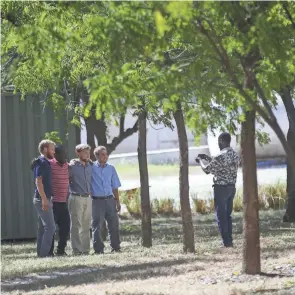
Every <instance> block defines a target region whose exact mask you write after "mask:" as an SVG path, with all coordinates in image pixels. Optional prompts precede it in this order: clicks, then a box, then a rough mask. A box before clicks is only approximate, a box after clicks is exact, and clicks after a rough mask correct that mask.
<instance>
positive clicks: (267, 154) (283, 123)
mask: <svg viewBox="0 0 295 295" xmlns="http://www.w3.org/2000/svg"><path fill="white" fill-rule="evenodd" d="M273 111H274V114H275V116H276V118H277V120H278V123H279V125H280V127H281V128H282V130H283V132H284V134H285V136H287V132H288V128H289V122H288V117H287V113H286V109H285V107H284V105H283V103H282V102H280V103H279V104H278V106H277V107H276V109H275V110H273ZM256 128H257V129H259V130H261V131H263V132H266V133H267V134H268V136H269V138H270V142H269V143H268V144H265V145H262V146H261V145H260V144H259V143H258V141H256V156H257V160H275V159H283V160H285V159H286V153H285V151H284V149H283V146H282V144H281V143H280V141H279V139H278V137H277V136H276V134H275V133H274V131H273V130H272V129H271V128H270V127H269V126H268V125H267V124H266V123H265V125H264V127H262V126H261V124H257V126H256ZM219 133H220V131H219V132H218V131H216V132H215V136H214V135H213V133H212V132H211V131H210V130H208V138H207V139H208V146H209V151H210V154H211V156H216V155H217V154H218V153H219V147H218V140H217V139H218V135H219ZM231 146H232V147H233V148H234V149H235V150H236V151H237V152H239V151H240V145H239V143H238V144H237V138H236V137H235V136H232V144H231Z"/></svg>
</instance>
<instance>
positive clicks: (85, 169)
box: [31, 140, 121, 257]
mask: <svg viewBox="0 0 295 295" xmlns="http://www.w3.org/2000/svg"><path fill="white" fill-rule="evenodd" d="M90 150H91V148H90V147H89V146H88V145H87V144H80V145H77V146H76V154H77V156H78V158H77V159H73V160H71V161H70V163H67V155H66V151H65V149H64V147H63V146H61V145H60V146H58V145H55V143H54V142H52V141H50V140H42V141H41V142H40V144H39V152H40V157H38V158H36V159H34V160H33V161H32V165H31V168H32V170H33V171H34V179H35V193H34V201H33V203H34V205H35V208H36V211H37V214H38V232H37V255H38V256H39V257H48V256H54V255H58V256H64V255H67V254H66V252H65V249H66V246H67V239H68V236H69V234H70V240H71V246H72V251H73V254H74V255H87V254H89V252H90V232H89V229H90V227H92V237H93V248H94V253H95V254H103V253H104V243H103V241H102V237H101V229H102V228H103V224H104V221H105V220H106V221H107V224H108V230H109V235H110V241H111V249H112V251H114V252H120V236H119V219H118V214H117V213H118V212H119V211H120V209H121V205H120V200H119V192H118V188H119V187H120V186H121V183H120V180H119V177H118V174H117V172H116V169H115V168H114V166H112V165H110V164H109V163H108V162H107V161H108V154H107V150H106V148H105V147H104V146H98V147H97V148H96V149H95V150H94V155H95V158H96V161H95V162H92V161H91V160H90ZM91 223H92V224H91ZM56 225H57V226H58V228H59V240H58V247H57V250H56V252H55V254H54V240H55V239H54V235H55V231H56Z"/></svg>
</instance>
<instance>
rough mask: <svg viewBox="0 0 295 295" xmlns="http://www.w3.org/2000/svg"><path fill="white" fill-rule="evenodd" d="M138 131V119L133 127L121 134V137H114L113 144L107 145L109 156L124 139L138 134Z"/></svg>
mask: <svg viewBox="0 0 295 295" xmlns="http://www.w3.org/2000/svg"><path fill="white" fill-rule="evenodd" d="M137 131H138V119H137V120H136V122H135V123H134V125H133V127H131V128H127V129H126V130H125V131H123V132H122V133H121V132H120V133H119V136H116V137H114V138H113V140H112V142H111V143H109V144H107V150H108V154H111V153H112V152H113V151H114V150H115V149H116V147H117V146H118V145H119V144H120V143H121V142H122V141H123V140H124V139H126V138H127V137H129V136H131V135H132V134H134V133H136V132H137Z"/></svg>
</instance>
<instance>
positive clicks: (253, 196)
mask: <svg viewBox="0 0 295 295" xmlns="http://www.w3.org/2000/svg"><path fill="white" fill-rule="evenodd" d="M245 115H246V117H245V122H243V123H242V130H241V158H242V163H243V205H244V206H243V213H244V219H243V221H244V223H243V235H244V245H243V271H244V272H245V273H247V274H258V273H260V241H259V235H260V234H259V204H258V190H257V171H256V153H255V111H251V112H246V113H245Z"/></svg>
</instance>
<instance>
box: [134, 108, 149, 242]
mask: <svg viewBox="0 0 295 295" xmlns="http://www.w3.org/2000/svg"><path fill="white" fill-rule="evenodd" d="M138 121H139V130H138V148H137V153H138V164H139V174H140V196H141V228H142V246H144V247H151V246H152V214H151V213H152V212H151V202H150V193H149V173H148V165H147V149H146V122H147V112H146V111H145V109H144V106H143V108H142V110H141V111H140V112H139V114H138Z"/></svg>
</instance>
